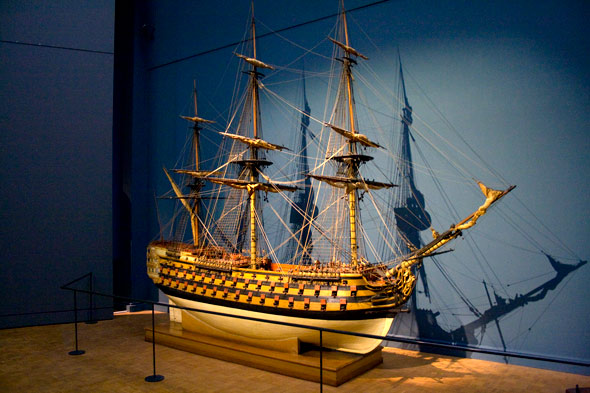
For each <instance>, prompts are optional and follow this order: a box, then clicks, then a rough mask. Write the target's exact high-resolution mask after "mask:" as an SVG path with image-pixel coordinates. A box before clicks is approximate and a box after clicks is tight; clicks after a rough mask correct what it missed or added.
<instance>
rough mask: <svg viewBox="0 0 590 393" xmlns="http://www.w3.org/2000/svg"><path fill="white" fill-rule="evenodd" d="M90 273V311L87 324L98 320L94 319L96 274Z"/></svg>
mask: <svg viewBox="0 0 590 393" xmlns="http://www.w3.org/2000/svg"><path fill="white" fill-rule="evenodd" d="M88 274H89V275H90V305H89V308H90V311H89V315H88V320H87V321H86V324H87V325H92V324H95V323H96V321H95V320H94V274H93V273H92V272H90V273H88Z"/></svg>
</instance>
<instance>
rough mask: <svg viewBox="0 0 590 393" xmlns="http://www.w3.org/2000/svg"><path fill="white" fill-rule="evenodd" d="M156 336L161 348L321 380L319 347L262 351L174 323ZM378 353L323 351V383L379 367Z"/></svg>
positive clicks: (290, 344) (283, 344)
mask: <svg viewBox="0 0 590 393" xmlns="http://www.w3.org/2000/svg"><path fill="white" fill-rule="evenodd" d="M152 334H153V332H152V328H151V327H148V328H146V329H145V340H146V341H149V342H151V341H152V337H153V335H152ZM155 336H156V342H157V343H158V344H160V345H165V346H168V347H172V348H176V349H180V350H183V351H187V352H191V353H196V354H198V355H202V356H208V357H212V358H216V359H221V360H224V361H228V362H233V363H238V364H243V365H245V366H248V367H254V368H258V369H261V370H266V371H271V372H274V373H278V374H284V375H288V376H291V377H296V378H300V379H305V380H309V381H315V382H319V381H320V350H319V348H317V347H313V348H310V349H307V348H305V347H303V346H300V345H299V342H298V340H297V339H293V340H283V341H278V342H275V343H274V344H271V343H270V342H266V343H263V345H264V348H263V347H261V346H259V345H255V344H257V343H256V342H253V341H252V342H247V340H239V341H238V340H237V339H236V337H231V338H230V337H228V336H226V337H214V336H210V335H205V334H202V333H197V332H195V331H189V330H186V329H183V328H182V325H181V324H180V323H177V322H167V323H163V324H159V325H156V326H155ZM273 347H274V348H273ZM381 350H382V347H378V348H376V349H375V350H373V351H372V352H370V353H367V354H363V355H360V354H351V353H345V352H340V351H333V350H328V349H324V350H323V351H322V354H323V357H322V362H321V363H322V370H321V371H322V372H321V375H322V380H323V383H325V384H327V385H331V386H338V385H340V384H342V383H344V382H346V381H348V380H350V379H352V378H354V377H356V376H358V375H360V374H362V373H364V372H365V371H368V370H370V369H372V368H373V367H375V366H377V365H379V364H381V363H382V362H383V356H382V354H381Z"/></svg>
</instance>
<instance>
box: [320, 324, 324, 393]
mask: <svg viewBox="0 0 590 393" xmlns="http://www.w3.org/2000/svg"><path fill="white" fill-rule="evenodd" d="M322 333H323V331H322V330H321V329H320V393H322V392H323V391H324V363H323V357H324V350H323V343H322Z"/></svg>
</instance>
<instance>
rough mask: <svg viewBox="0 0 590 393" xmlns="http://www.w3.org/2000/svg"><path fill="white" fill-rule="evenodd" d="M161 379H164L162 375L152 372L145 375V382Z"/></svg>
mask: <svg viewBox="0 0 590 393" xmlns="http://www.w3.org/2000/svg"><path fill="white" fill-rule="evenodd" d="M163 380H164V376H163V375H158V374H154V375H150V376H148V377H145V381H146V382H160V381H163Z"/></svg>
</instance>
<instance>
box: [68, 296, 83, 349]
mask: <svg viewBox="0 0 590 393" xmlns="http://www.w3.org/2000/svg"><path fill="white" fill-rule="evenodd" d="M77 294H78V292H77V291H76V290H74V337H75V340H76V349H75V350H74V351H70V352H68V354H70V355H72V356H76V355H82V354H84V353H85V351H83V350H81V349H78V300H77V298H78V297H77V296H76V295H77Z"/></svg>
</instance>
